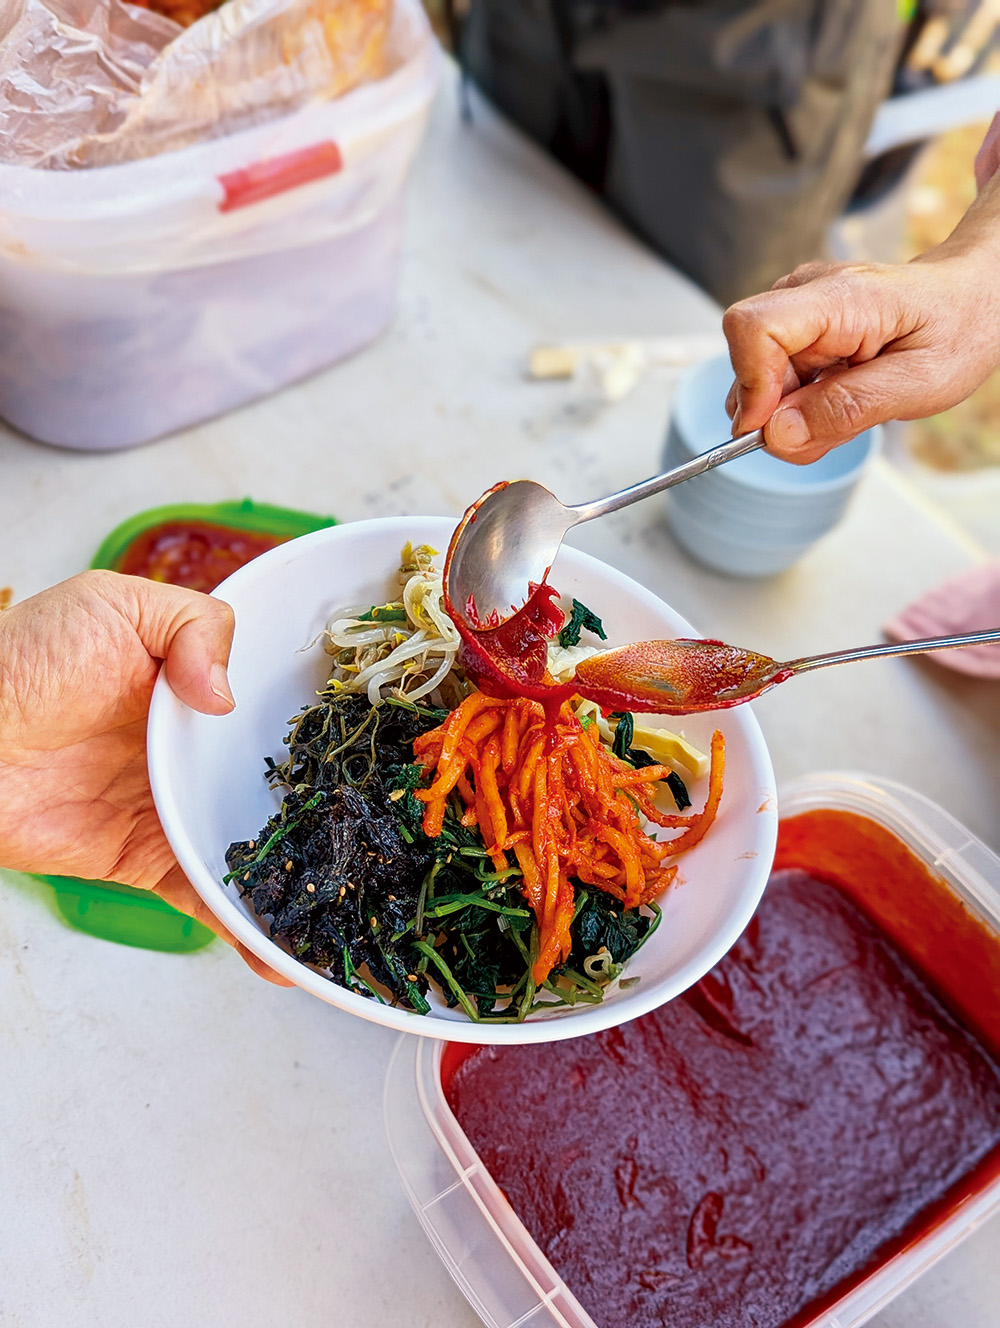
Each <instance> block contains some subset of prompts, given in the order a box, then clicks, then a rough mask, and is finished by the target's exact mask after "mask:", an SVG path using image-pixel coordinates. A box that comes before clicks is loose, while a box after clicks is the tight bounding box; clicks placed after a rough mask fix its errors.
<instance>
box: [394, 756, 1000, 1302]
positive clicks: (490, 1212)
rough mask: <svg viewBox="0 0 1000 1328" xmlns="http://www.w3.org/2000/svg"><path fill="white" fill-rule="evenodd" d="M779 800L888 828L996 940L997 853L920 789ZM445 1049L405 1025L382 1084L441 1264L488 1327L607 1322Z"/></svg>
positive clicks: (934, 1244) (935, 1254)
mask: <svg viewBox="0 0 1000 1328" xmlns="http://www.w3.org/2000/svg"><path fill="white" fill-rule="evenodd" d="M780 806H781V817H782V819H783V820H784V819H787V818H791V817H795V816H799V815H801V814H804V813H807V812H812V811H825V810H834V811H842V812H849V813H853V814H855V815H856V816H859V817H862V818H864V819H865V820H866V821H872V822H874V823H875V825H876V826H877V827H881V828H883V829H885V830H887V831H889V833H890V835H891V836H893V837H894V838H895V839H897V840H900V841H902V843H903V844H904V845H905V846H906V847H907V848H909V849H910V850H911V851H912V852H913V853H914V854H915V855H916V856H917V857H918V858H919V859H920V860H921V861H922V862H923V863H924V864H925V865H926V866H927V867H929V868H930V869H931V870H932V871H933V873H935V874H936V875H937V876H939V877H940V878H941V880H942V881H943V882H944V883H945V885H946V886H947V887H948V889H949V890H950V891H951V893H952V894H953V895H954V897H955V898H956V899H957V900H958V901H960V903H961V905H962V908H963V909H964V910H967V911H968V912H970V913H972V914H973V915H974V916H975V917H977V918H978V919H979V920H981V921H982V922H983V923H984V924H985V925H986V927H987V929H988V931H989V932H991V933H992V934H993V935H994V936H995V938H996V943H997V947H998V949H1000V858H998V857H997V856H996V855H995V854H994V853H992V852H991V851H990V850H989V849H988V848H987V847H986V846H985V845H984V844H983V843H981V841H979V840H978V839H976V838H975V836H974V835H972V834H971V833H970V832H969V831H967V830H966V829H965V828H964V827H963V826H961V825H960V824H959V823H958V822H957V821H955V820H954V819H953V818H952V817H951V816H949V815H948V814H947V813H946V812H944V811H942V810H941V809H940V808H939V807H937V806H935V805H934V804H933V803H931V802H930V801H928V800H927V799H925V798H924V797H922V796H921V795H920V794H917V793H914V792H912V791H911V790H909V789H906V788H904V787H902V786H901V785H898V784H895V783H893V782H891V781H888V780H884V781H883V780H873V779H869V778H866V777H864V776H857V775H820V776H810V777H808V778H806V779H803V780H799V781H797V782H796V783H795V784H794V785H792V786H790V787H789V788H788V789H787V790H785V791H784V794H783V796H782V797H781V799H780ZM779 842H780V841H779ZM887 931H889V928H887ZM890 934H891V931H890ZM903 948H904V951H905V947H903ZM445 1051H446V1048H443V1047H442V1046H441V1045H440V1044H430V1043H426V1042H425V1041H424V1040H423V1039H420V1038H413V1037H406V1036H405V1035H404V1036H403V1037H401V1038H400V1041H399V1044H398V1046H397V1047H396V1050H395V1052H394V1055H393V1058H392V1062H391V1064H390V1068H389V1073H388V1076H387V1080H386V1087H385V1120H386V1130H387V1134H388V1138H389V1146H390V1150H391V1152H392V1155H393V1158H394V1160H395V1162H396V1166H397V1168H398V1170H399V1173H400V1176H401V1178H402V1180H403V1184H404V1186H405V1188H406V1192H407V1195H408V1196H409V1199H410V1202H411V1204H412V1206H413V1209H414V1212H415V1213H416V1214H417V1217H418V1218H419V1220H420V1223H421V1225H422V1226H423V1228H424V1230H425V1231H426V1232H427V1235H428V1237H429V1238H430V1240H431V1243H432V1244H433V1246H434V1248H435V1249H436V1250H437V1253H438V1255H439V1256H440V1258H441V1260H442V1262H443V1263H444V1265H445V1267H446V1268H447V1269H448V1271H449V1272H450V1273H451V1275H452V1277H453V1278H454V1279H455V1281H456V1283H457V1284H458V1286H459V1287H460V1288H461V1290H462V1291H463V1292H464V1294H465V1295H466V1297H467V1298H468V1300H469V1301H470V1303H471V1304H472V1306H473V1308H474V1309H475V1310H476V1313H477V1314H478V1315H479V1317H480V1318H481V1319H482V1321H483V1323H485V1324H486V1325H488V1328H613V1326H612V1325H608V1324H602V1325H597V1324H595V1323H594V1321H593V1319H592V1318H591V1316H590V1315H589V1314H588V1313H587V1312H586V1310H584V1309H583V1307H582V1306H581V1305H580V1304H579V1302H578V1301H577V1300H576V1298H575V1297H574V1296H573V1294H572V1292H571V1291H570V1289H569V1288H568V1287H567V1286H566V1284H565V1283H564V1282H563V1280H562V1279H561V1278H560V1276H559V1274H558V1273H557V1272H556V1271H555V1269H554V1268H553V1267H552V1265H551V1264H550V1263H549V1261H548V1259H547V1258H546V1257H545V1256H544V1255H543V1253H542V1252H541V1250H540V1249H539V1247H538V1246H537V1245H536V1243H535V1242H534V1240H533V1239H532V1237H531V1236H530V1234H529V1233H528V1231H527V1230H526V1229H525V1227H524V1226H523V1224H522V1223H521V1221H520V1219H519V1218H518V1217H517V1215H516V1214H515V1212H514V1210H513V1209H512V1208H511V1206H510V1204H509V1203H508V1202H507V1200H506V1199H505V1197H504V1195H503V1194H502V1192H501V1190H500V1189H499V1187H498V1186H497V1184H496V1182H495V1181H494V1179H493V1177H492V1176H491V1175H490V1173H489V1171H488V1170H487V1169H486V1167H485V1166H484V1165H483V1163H482V1162H481V1161H480V1159H479V1157H478V1156H477V1154H476V1152H475V1150H474V1149H473V1148H472V1145H471V1144H470V1143H469V1140H468V1139H467V1138H466V1136H465V1134H464V1132H463V1131H462V1129H461V1127H460V1126H459V1124H458V1121H457V1120H456V1119H455V1116H454V1115H453V1113H452V1111H451V1108H450V1106H449V1105H448V1102H447V1099H446V1097H445V1093H444V1089H443V1087H442V1080H441V1071H442V1056H443V1054H444V1053H445ZM997 1211H1000V1178H998V1179H996V1180H993V1181H986V1182H984V1183H983V1185H982V1187H981V1188H980V1189H979V1190H978V1191H977V1192H973V1193H971V1194H969V1195H966V1196H965V1197H964V1198H963V1199H962V1201H961V1203H959V1204H958V1205H957V1206H956V1207H954V1208H953V1209H952V1210H951V1211H949V1212H947V1213H946V1214H945V1215H944V1216H943V1217H941V1219H940V1220H938V1221H937V1222H936V1223H935V1224H934V1225H933V1226H931V1227H930V1229H929V1230H927V1231H926V1232H924V1233H923V1234H922V1235H920V1236H918V1237H917V1238H916V1239H915V1240H913V1241H912V1242H911V1243H910V1244H908V1245H907V1246H906V1247H905V1248H903V1249H902V1250H901V1251H900V1252H899V1253H897V1254H895V1255H893V1256H892V1257H889V1258H887V1259H885V1260H884V1261H883V1262H882V1263H880V1264H879V1265H878V1266H877V1267H875V1268H874V1269H873V1271H871V1272H870V1273H869V1275H868V1276H867V1277H865V1278H864V1280H863V1281H861V1282H859V1283H857V1284H855V1285H854V1286H852V1287H851V1289H850V1290H849V1291H847V1292H846V1294H844V1295H843V1296H842V1297H841V1298H840V1299H839V1300H837V1301H836V1303H834V1304H832V1305H830V1306H829V1308H827V1309H825V1310H824V1311H823V1312H822V1313H821V1314H819V1315H818V1317H816V1318H814V1319H812V1320H811V1321H810V1322H809V1323H808V1324H807V1325H804V1328H860V1325H861V1324H864V1323H866V1322H867V1321H868V1320H869V1319H870V1318H871V1317H872V1315H874V1314H876V1313H877V1312H878V1311H879V1310H881V1309H882V1308H884V1306H885V1305H886V1304H887V1303H888V1302H889V1301H890V1300H892V1299H893V1298H894V1297H895V1296H896V1295H898V1294H899V1292H901V1291H902V1290H903V1289H904V1287H906V1286H908V1285H909V1284H910V1283H911V1282H913V1281H914V1279H915V1278H917V1277H919V1276H920V1274H921V1273H922V1272H924V1271H925V1270H926V1269H927V1268H928V1267H930V1265H931V1264H932V1263H934V1262H935V1261H936V1260H937V1259H939V1258H940V1257H941V1256H942V1255H944V1254H946V1253H947V1252H948V1251H949V1250H950V1249H952V1248H954V1246H955V1245H957V1244H958V1243H959V1242H960V1241H961V1240H963V1239H964V1238H965V1237H966V1236H967V1235H969V1234H970V1233H971V1232H972V1231H973V1230H974V1229H975V1228H976V1227H977V1226H979V1225H980V1224H981V1223H982V1222H984V1221H985V1220H986V1219H987V1218H988V1217H990V1216H991V1215H992V1214H993V1213H995V1212H997ZM614 1328H617V1326H614ZM706 1328H708V1325H706Z"/></svg>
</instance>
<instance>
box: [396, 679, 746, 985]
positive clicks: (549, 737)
mask: <svg viewBox="0 0 1000 1328" xmlns="http://www.w3.org/2000/svg"><path fill="white" fill-rule="evenodd" d="M413 749H414V754H415V755H416V757H417V759H418V760H419V761H420V762H421V764H423V765H424V766H425V768H426V769H427V771H428V772H429V773H430V775H431V776H432V778H431V782H430V784H429V786H428V787H427V788H423V789H418V790H417V797H418V798H419V799H420V800H421V801H422V802H424V803H425V808H424V820H423V827H424V832H425V834H427V835H428V836H429V837H430V838H436V836H437V835H439V834H440V833H441V829H442V826H443V823H444V815H445V810H446V808H447V805H448V800H449V799H450V798H453V797H456V796H457V798H458V799H459V800H460V802H459V805H460V806H461V807H463V808H464V812H463V813H462V814H461V820H462V823H463V824H464V825H470V826H471V825H478V827H479V830H480V833H481V834H482V836H483V842H484V844H485V845H486V849H487V851H488V852H489V854H490V857H491V858H492V860H493V863H494V866H495V868H496V869H497V870H502V869H503V868H504V867H506V865H507V858H506V856H505V855H506V854H507V853H511V852H512V853H513V855H514V858H515V860H516V862H517V865H518V867H519V869H520V871H521V875H522V877H523V885H522V890H523V892H524V895H525V898H526V899H527V900H528V902H529V904H530V905H531V907H532V909H533V911H534V913H535V919H536V922H537V924H538V958H537V959H536V961H535V963H534V964H533V966H532V977H533V979H534V981H535V982H536V984H538V985H541V984H542V983H543V982H545V981H546V980H547V979H548V977H549V974H550V973H551V971H552V969H553V968H554V967H556V966H557V965H558V964H561V963H564V962H565V961H566V959H567V958H568V957H569V953H570V950H571V948H572V938H571V936H570V924H571V922H572V920H573V914H574V910H575V891H574V887H573V879H572V878H574V877H575V878H576V879H577V880H580V881H583V882H585V883H586V884H587V885H591V886H595V887H596V888H598V889H601V890H604V891H606V892H607V893H608V894H610V895H612V896H613V897H614V898H615V899H618V900H619V901H620V902H621V903H622V904H624V906H625V907H626V908H636V907H638V906H640V905H642V904H648V903H649V902H650V901H651V900H652V899H653V898H655V896H656V895H657V894H659V893H660V892H662V891H663V890H665V889H666V888H667V887H668V886H669V885H670V883H671V882H672V881H673V880H674V878H675V877H676V875H677V865H676V863H670V862H668V861H667V860H668V859H670V858H674V857H676V855H677V854H678V853H683V852H686V851H687V850H688V849H690V848H693V847H694V845H695V844H697V843H699V842H700V840H701V839H702V838H703V837H704V835H705V834H706V833H707V832H708V830H709V828H710V826H711V824H712V822H713V820H714V819H715V816H716V813H717V811H718V808H719V801H720V799H721V796H722V782H723V772H724V763H725V743H724V741H723V737H722V734H721V733H719V732H716V734H715V735H714V736H713V738H712V756H711V768H710V774H709V791H708V797H707V800H706V803H705V807H704V809H703V810H702V811H701V812H698V813H694V814H690V815H688V816H674V815H672V814H668V813H665V812H661V811H660V810H659V809H658V808H657V807H656V806H655V804H654V802H653V797H654V792H655V785H656V784H657V783H658V781H659V780H661V779H664V778H665V777H666V776H667V775H668V774H669V773H670V771H669V767H667V766H647V767H644V768H643V769H641V770H636V769H634V768H633V767H632V766H630V765H629V764H628V763H627V762H626V761H622V760H620V759H619V758H618V757H616V756H615V755H614V754H613V753H612V752H611V751H609V749H608V748H606V747H605V746H604V745H603V744H602V743H601V742H600V741H599V738H598V734H597V726H596V725H590V726H588V727H587V728H586V729H585V728H584V727H583V726H582V725H581V723H580V721H579V720H578V719H577V717H576V716H575V715H574V714H573V711H572V709H571V707H570V706H569V704H568V703H564V704H563V705H562V706H560V708H559V710H558V711H557V712H555V713H552V714H549V715H546V714H545V712H544V710H543V708H542V706H541V705H540V704H539V703H538V702H537V701H532V700H528V699H525V698H516V699H498V698H494V697H486V696H484V695H483V694H482V693H480V692H473V693H472V695H471V696H468V697H466V699H465V700H464V701H463V702H462V704H461V705H460V706H458V707H457V709H455V710H453V711H452V713H451V714H450V715H449V716H448V718H447V719H446V720H445V721H444V723H443V724H441V725H440V726H439V727H438V728H437V729H433V730H431V731H430V732H429V733H425V734H422V735H421V737H420V738H418V739H417V740H416V741H415V742H414V744H413ZM648 822H653V823H655V824H656V825H659V826H661V827H663V828H665V829H676V830H680V831H681V833H680V834H679V835H678V836H677V837H676V838H675V839H673V840H663V841H660V842H657V841H656V840H655V839H653V838H651V837H650V835H649V834H647V832H646V823H648Z"/></svg>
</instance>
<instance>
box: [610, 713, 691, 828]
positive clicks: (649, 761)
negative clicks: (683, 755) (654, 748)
mask: <svg viewBox="0 0 1000 1328" xmlns="http://www.w3.org/2000/svg"><path fill="white" fill-rule="evenodd" d="M611 718H612V719H617V721H618V727H617V728H616V729H615V740H614V742H613V743H612V745H611V750H612V751H613V752H614V754H615V756H617V757H618V759H619V760H620V761H628V763H629V765H632V766H635V768H636V770H642V769H644V768H645V767H646V766H649V765H659V764H660V763H659V761H657V760H655V759H654V758H653V757H652V756H650V754H649V752H644V751H643V750H642V748H641V747H633V746H632V737H633V735H634V733H635V719H634V717H633V716H632V714H631V713H630V712H629V711H628V710H615V711H613V712H612V714H611ZM663 782H664V784H666V786H667V788H668V789H669V790H670V792H671V794H672V795H673V799H674V803H675V805H676V807H677V810H678V811H679V812H682V811H685V810H686V808H688V807H690V806H691V796H690V794H689V793H688V791H687V785H686V784H685V783H684V781H683V779H681V777H680V775H679V774H678V773H677V771H676V770H671V771H670V773H669V775H667V777H666V779H664V781H663Z"/></svg>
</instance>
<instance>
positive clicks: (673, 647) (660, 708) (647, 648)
mask: <svg viewBox="0 0 1000 1328" xmlns="http://www.w3.org/2000/svg"><path fill="white" fill-rule="evenodd" d="M990 642H1000V628H990V629H987V630H984V631H980V632H963V633H961V634H960V635H958V636H928V637H922V638H921V639H919V640H915V641H894V642H892V643H889V644H879V645H873V646H859V647H856V648H854V649H851V650H835V651H832V652H830V653H829V654H825V655H807V656H804V657H803V658H802V659H792V660H788V661H787V662H786V663H783V664H782V663H779V661H778V660H776V659H771V658H770V656H768V655H762V654H760V653H759V652H758V651H756V650H744V649H742V648H741V647H739V646H730V645H727V644H726V643H725V642H724V641H711V640H701V639H696V640H689V639H687V638H681V639H677V640H673V641H641V642H638V643H635V644H633V645H628V646H622V647H620V648H619V649H617V650H604V651H601V652H600V653H599V654H596V655H592V656H591V657H590V658H589V659H585V660H583V661H581V663H580V664H579V665H578V666H577V670H576V678H577V680H578V681H579V682H580V683H582V684H585V685H586V686H587V687H588V688H590V689H592V690H591V692H589V693H588V694H593V689H598V691H599V690H600V689H601V688H602V687H609V686H614V687H617V688H621V689H624V690H627V691H628V692H630V693H631V694H632V695H634V696H637V697H642V698H643V699H644V700H645V701H647V702H648V703H649V708H650V709H651V710H655V711H656V713H657V714H661V715H694V714H699V713H701V712H703V711H706V710H728V709H729V707H730V706H735V705H741V704H742V703H743V702H744V701H754V700H756V699H757V697H758V696H763V694H764V693H765V692H767V691H770V689H771V688H772V687H774V686H776V685H777V684H778V683H779V682H785V681H786V680H787V679H788V678H792V677H794V676H795V675H796V674H798V673H810V672H811V671H812V670H813V669H823V668H827V667H828V666H829V665H831V664H850V663H853V662H854V661H855V660H861V659H881V658H883V657H885V656H888V655H920V654H928V653H930V652H931V651H933V650H953V649H956V648H958V647H961V646H976V645H986V644H988V643H990Z"/></svg>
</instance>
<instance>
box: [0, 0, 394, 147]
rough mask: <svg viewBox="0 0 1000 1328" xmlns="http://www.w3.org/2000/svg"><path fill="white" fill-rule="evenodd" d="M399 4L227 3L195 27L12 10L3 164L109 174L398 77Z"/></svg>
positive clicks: (6, 46) (2, 44)
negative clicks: (395, 34)
mask: <svg viewBox="0 0 1000 1328" xmlns="http://www.w3.org/2000/svg"><path fill="white" fill-rule="evenodd" d="M391 18H392V0H227V2H226V3H225V4H223V5H222V6H221V8H219V9H217V10H215V11H214V12H213V13H211V14H207V15H206V16H205V17H204V18H203V19H200V20H199V21H198V22H197V23H195V24H194V25H193V26H191V27H189V28H182V27H181V26H180V25H179V24H177V23H175V22H173V20H171V19H168V18H165V17H163V16H162V15H160V14H157V13H155V12H154V11H152V10H147V9H141V8H139V7H137V6H133V5H129V4H125V3H123V0H0V160H2V161H3V162H5V163H7V164H9V165H17V166H33V167H43V168H48V169H74V168H77V167H87V166H110V165H115V164H117V163H120V162H125V161H134V160H136V159H137V158H140V157H150V156H155V155H156V154H158V153H161V152H170V151H172V150H174V149H177V148H182V147H187V146H188V145H189V144H192V143H196V142H199V141H201V140H204V139H210V138H219V137H222V136H223V135H226V134H231V133H234V132H236V131H237V130H241V129H247V128H249V127H250V126H252V125H256V124H260V123H262V122H263V121H265V120H268V119H272V118H274V117H276V116H279V115H283V114H286V113H288V112H290V111H294V110H296V109H298V108H299V107H301V106H304V105H305V104H306V103H308V102H311V101H315V100H324V99H327V98H331V97H339V96H341V95H342V94H343V93H345V92H348V91H349V90H350V89H351V88H353V87H355V86H357V85H358V84H359V83H361V82H364V81H366V80H372V79H378V78H381V77H383V76H384V75H385V74H387V73H389V72H390V71H391V70H392V69H393V68H394V67H395V65H396V63H397V60H396V57H395V55H394V52H393V50H392V49H391V45H390V43H389V41H388V37H389V27H390V21H391Z"/></svg>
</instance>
